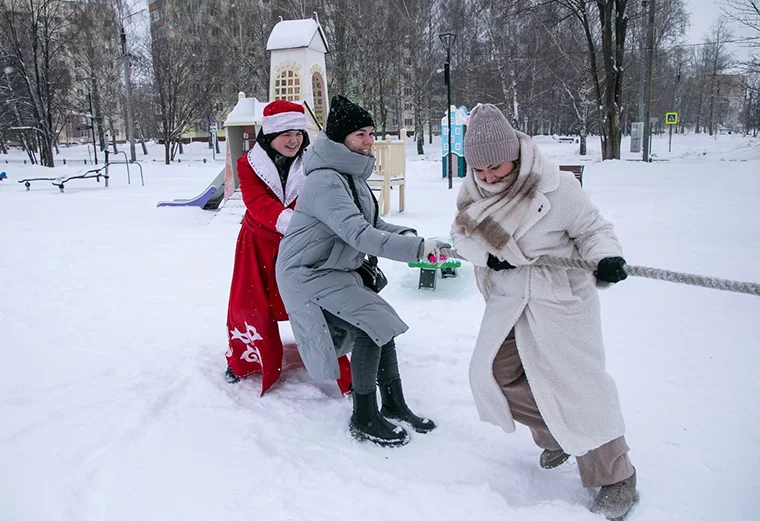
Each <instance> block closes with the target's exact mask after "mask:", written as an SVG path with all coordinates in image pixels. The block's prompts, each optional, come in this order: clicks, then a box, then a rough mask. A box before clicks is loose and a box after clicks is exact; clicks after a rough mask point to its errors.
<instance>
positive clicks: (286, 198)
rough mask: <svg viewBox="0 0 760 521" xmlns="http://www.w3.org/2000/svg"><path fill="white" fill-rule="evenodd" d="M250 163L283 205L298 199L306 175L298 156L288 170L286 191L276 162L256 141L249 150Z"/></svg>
mask: <svg viewBox="0 0 760 521" xmlns="http://www.w3.org/2000/svg"><path fill="white" fill-rule="evenodd" d="M247 157H248V164H249V165H251V168H253V171H254V172H255V173H256V175H257V176H258V177H259V179H261V180H262V181H264V183H265V184H266V185H267V186H268V187H269V188H270V189H271V190H272V192H274V195H276V196H277V198H278V199H279V200H280V202H281V203H282V205H283V206H286V207H287V206H290V203H292V202H293V201H295V200H296V197H298V193H299V192H300V191H301V186H302V185H303V182H304V180H305V179H306V176H305V175H304V173H303V161H302V158H301V156H298V157H297V158H296V159H295V161H293V163H292V164H291V165H290V171H289V172H288V181H287V183H286V184H285V192H284V193H283V191H282V182H281V181H280V175H279V174H278V173H277V167H276V166H274V162H273V161H272V160H271V159H269V156H268V155H267V153H266V152H265V151H264V149H263V148H261V146H260V145H259V144H258V143H256V144H255V145H254V146H253V148H252V149H251V150H249V151H248V156H247Z"/></svg>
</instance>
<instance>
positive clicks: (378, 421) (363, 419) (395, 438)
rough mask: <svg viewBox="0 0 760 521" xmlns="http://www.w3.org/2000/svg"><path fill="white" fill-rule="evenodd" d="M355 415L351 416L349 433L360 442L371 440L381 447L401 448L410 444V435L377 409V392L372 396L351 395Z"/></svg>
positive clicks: (373, 392) (371, 394)
mask: <svg viewBox="0 0 760 521" xmlns="http://www.w3.org/2000/svg"><path fill="white" fill-rule="evenodd" d="M351 397H352V398H353V401H354V413H353V414H352V415H351V423H350V424H349V431H350V432H351V436H353V437H354V438H355V439H357V440H359V441H364V440H369V441H371V442H372V443H374V444H375V445H379V446H381V447H399V446H401V445H406V444H407V443H409V434H408V433H407V432H406V431H405V430H404V429H403V428H401V427H399V426H398V425H394V424H392V423H391V422H389V421H388V420H386V419H385V418H383V416H382V415H381V414H380V411H379V410H378V409H377V392H376V391H372V393H370V394H358V393H356V392H353V393H351Z"/></svg>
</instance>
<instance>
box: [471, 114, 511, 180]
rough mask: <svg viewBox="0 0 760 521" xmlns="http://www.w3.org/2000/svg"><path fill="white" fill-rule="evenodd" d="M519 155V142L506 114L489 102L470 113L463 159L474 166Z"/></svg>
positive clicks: (481, 166)
mask: <svg viewBox="0 0 760 521" xmlns="http://www.w3.org/2000/svg"><path fill="white" fill-rule="evenodd" d="M519 158H520V142H519V141H518V139H517V134H516V133H515V130H514V129H513V128H512V126H511V125H510V124H509V122H508V121H507V118H505V117H504V114H502V113H501V111H500V110H499V109H498V107H496V106H495V105H492V104H490V103H485V104H483V105H478V106H477V107H475V108H474V109H472V112H471V113H470V122H469V124H468V125H467V132H466V133H465V135H464V159H465V161H467V165H468V166H470V167H473V168H485V167H487V166H490V165H498V164H501V163H506V162H507V161H517V160H518V159H519Z"/></svg>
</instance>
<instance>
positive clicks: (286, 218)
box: [275, 208, 293, 235]
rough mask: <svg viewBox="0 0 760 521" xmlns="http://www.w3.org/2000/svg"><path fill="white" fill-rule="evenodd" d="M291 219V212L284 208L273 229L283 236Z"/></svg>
mask: <svg viewBox="0 0 760 521" xmlns="http://www.w3.org/2000/svg"><path fill="white" fill-rule="evenodd" d="M291 217H293V210H291V209H290V208H285V209H284V210H283V211H282V212H281V213H280V216H279V217H278V218H277V223H276V224H275V228H277V231H278V232H280V233H281V234H283V235H285V232H286V231H288V225H289V224H290V218H291Z"/></svg>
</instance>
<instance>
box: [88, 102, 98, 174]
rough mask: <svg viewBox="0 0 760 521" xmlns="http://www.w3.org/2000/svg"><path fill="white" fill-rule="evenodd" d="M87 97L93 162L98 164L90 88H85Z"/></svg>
mask: <svg viewBox="0 0 760 521" xmlns="http://www.w3.org/2000/svg"><path fill="white" fill-rule="evenodd" d="M87 99H88V100H89V101H90V132H92V153H93V155H94V156H95V164H96V165H97V164H98V146H97V145H96V144H95V114H93V113H92V89H87Z"/></svg>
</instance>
